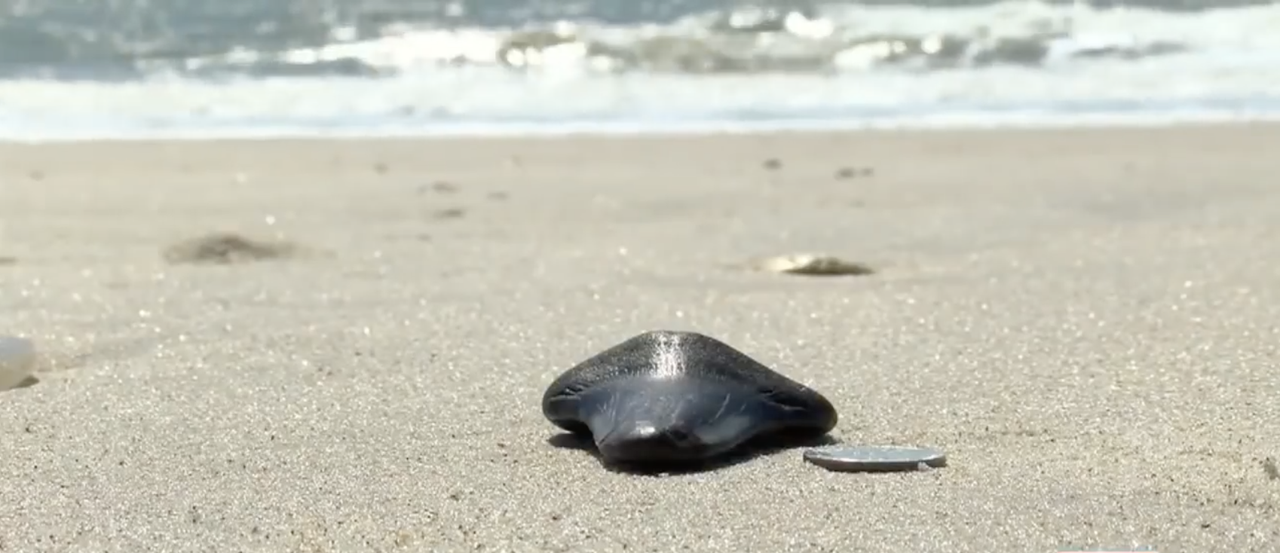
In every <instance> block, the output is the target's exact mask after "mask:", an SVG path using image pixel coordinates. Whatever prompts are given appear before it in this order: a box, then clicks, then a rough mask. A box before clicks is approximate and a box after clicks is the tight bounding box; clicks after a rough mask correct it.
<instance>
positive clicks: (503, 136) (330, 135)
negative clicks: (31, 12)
mask: <svg viewBox="0 0 1280 553" xmlns="http://www.w3.org/2000/svg"><path fill="white" fill-rule="evenodd" d="M1091 117H1092V116H1091V115H1089V114H1083V115H1079V116H1075V115H1070V114H1064V115H1060V116H1054V118H1053V119H1051V120H1042V121H1035V122H1030V121H1024V122H1014V121H1003V122H998V123H989V124H980V123H976V122H973V121H966V122H960V123H937V122H934V123H930V122H886V123H874V122H873V123H850V122H835V123H813V122H807V123H806V122H801V123H794V122H792V123H788V122H750V121H747V122H735V121H726V122H722V123H714V122H713V123H708V122H698V123H693V124H690V125H688V126H687V127H681V126H679V125H672V124H667V125H656V126H653V127H645V126H639V127H637V126H635V125H618V124H614V123H586V124H579V123H574V122H565V123H563V124H557V123H532V124H519V123H517V124H493V125H491V124H487V123H479V124H471V123H467V124H461V125H457V124H447V125H445V126H447V127H452V128H453V130H439V131H434V132H428V131H424V130H423V127H431V126H432V125H433V123H431V122H424V123H423V124H422V125H421V126H418V127H414V128H412V129H410V128H407V127H406V128H391V129H386V130H381V131H375V130H368V129H362V128H354V129H348V130H335V129H332V128H328V129H321V128H316V129H310V128H295V127H286V128H284V129H276V130H272V128H270V127H268V128H262V129H256V130H254V129H245V130H242V131H226V132H222V133H220V132H218V131H196V130H184V131H175V132H172V133H168V132H155V133H146V132H144V133H142V134H138V135H130V134H102V135H94V134H92V133H89V135H88V136H79V135H73V134H69V135H63V136H54V137H49V136H46V137H36V138H20V137H12V136H10V137H4V135H3V133H0V144H6V145H33V146H39V145H57V144H84V143H129V144H140V143H141V144H145V143H156V142H192V143H210V142H263V141H305V142H313V141H314V142H347V141H368V140H372V141H456V140H465V141H489V140H499V141H510V140H577V139H587V140H590V139H623V140H643V139H659V140H660V139H668V138H681V137H709V136H723V137H733V136H761V135H803V134H826V135H838V134H851V133H878V134H902V133H919V134H947V133H972V132H977V133H1001V132H1017V133H1038V132H1074V131H1079V132H1091V131H1092V132H1096V131H1108V130H1109V131H1141V130H1156V129H1182V128H1190V129H1213V128H1220V127H1238V126H1269V125H1280V113H1275V114H1270V113H1268V114H1264V115H1257V116H1251V117H1234V116H1233V117H1218V116H1209V117H1203V118H1200V117H1191V118H1179V117H1177V116H1173V117H1170V116H1169V115H1166V114H1152V115H1150V116H1146V115H1141V116H1138V117H1135V118H1123V117H1121V118H1115V117H1110V116H1106V117H1101V118H1098V119H1094V120H1090V118H1091Z"/></svg>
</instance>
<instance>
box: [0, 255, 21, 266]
mask: <svg viewBox="0 0 1280 553" xmlns="http://www.w3.org/2000/svg"><path fill="white" fill-rule="evenodd" d="M17 263H18V258H16V257H10V256H7V255H0V265H14V264H17Z"/></svg>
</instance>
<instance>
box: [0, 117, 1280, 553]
mask: <svg viewBox="0 0 1280 553" xmlns="http://www.w3.org/2000/svg"><path fill="white" fill-rule="evenodd" d="M1277 144H1280V127H1274V126H1234V127H1194V128H1190V127H1189V128H1183V129H1174V130H1166V129H1160V130H1155V129H1153V130H1108V131H1103V130H1089V131H1055V132H1048V131H1041V132H1012V131H1001V132H937V133H855V134H794V135H781V134H780V135H771V136H743V137H684V138H653V139H602V138H582V139H572V140H542V141H537V140H457V141H409V140H404V141H345V142H339V141H334V142H305V141H278V142H277V141H265V142H222V143H195V142H191V143H136V144H88V143H86V144H73V145H48V146H18V145H6V146H2V147H0V187H2V189H0V221H3V229H2V231H3V234H2V235H0V256H3V257H8V258H11V259H10V262H9V263H6V264H3V265H0V284H2V288H0V291H2V293H3V296H2V297H0V301H2V306H0V308H2V311H0V333H2V332H9V333H19V334H23V335H26V336H30V337H32V338H33V339H35V340H37V341H38V343H39V344H40V346H41V347H42V348H43V350H44V352H45V353H46V355H47V357H46V358H45V359H44V360H43V362H42V368H41V372H40V373H39V375H38V376H39V380H40V382H39V383H37V384H34V385H32V386H29V387H25V388H20V389H16V390H12V391H8V392H4V393H2V394H0V460H2V464H0V481H2V482H3V486H0V550H2V551H19V552H38V551H118V552H128V553H143V552H149V551H217V552H232V551H255V552H256V551H280V552H292V551H332V552H360V551H402V550H403V551H471V550H485V551H621V550H627V551H676V550H683V551H739V552H741V551H760V552H780V551H834V552H841V553H849V552H857V551H946V552H954V551H1007V552H1024V551H1025V552H1036V551H1057V550H1059V549H1071V548H1075V549H1090V548H1092V549H1097V548H1111V549H1124V548H1133V547H1135V546H1139V547H1140V546H1148V547H1154V548H1158V549H1159V550H1160V551H1164V552H1192V551H1194V552H1215V551H1223V552H1226V551H1231V552H1239V551H1274V550H1275V548H1276V547H1277V544H1280V479H1277V476H1278V475H1276V474H1275V473H1274V471H1272V472H1271V473H1270V474H1269V473H1268V470H1267V468H1266V466H1267V462H1266V459H1267V458H1268V457H1276V456H1280V366H1278V357H1277V347H1278V345H1280V330H1278V327H1280V155H1277V151H1278V150H1277V146H1276V145H1277ZM770 160H773V161H770ZM213 232H229V233H237V234H239V235H240V236H243V237H246V238H251V239H259V240H273V241H279V242H281V243H285V244H286V245H289V244H291V246H288V247H282V246H280V245H279V244H276V245H272V244H267V245H262V246H261V247H259V248H258V249H256V250H253V251H248V252H245V253H243V254H242V255H235V252H236V251H241V250H243V249H244V248H241V249H240V250H237V249H236V245H235V244H233V243H230V242H224V243H222V244H221V248H222V249H221V250H219V249H218V247H210V246H209V245H207V244H206V245H205V246H204V248H203V249H201V248H200V247H195V246H193V245H191V244H190V243H187V244H185V245H183V246H174V245H175V244H177V243H179V242H182V241H184V240H188V239H192V238H197V237H200V236H202V235H205V234H207V233H213ZM171 246H172V247H173V248H171ZM214 246H217V245H216V244H215V245H214ZM796 251H820V252H829V253H832V254H837V255H841V256H844V257H846V258H849V259H851V260H855V261H858V262H862V263H866V264H869V265H871V266H872V267H874V268H875V269H876V270H877V271H878V272H877V273H876V274H874V275H869V276H859V277H849V278H814V277H801V276H782V275H769V274H760V273H753V272H749V271H744V270H742V269H740V268H739V265H740V264H741V263H744V262H747V261H749V260H750V259H753V258H756V257H758V256H764V255H773V254H783V253H789V252H796ZM193 252H194V253H193ZM218 256H222V259H224V260H228V261H230V262H229V263H224V264H199V263H197V264H190V263H183V262H184V261H190V260H192V259H193V258H211V257H212V258H217V257H218ZM656 328H669V329H692V330H698V331H701V332H704V333H707V334H710V335H713V336H716V337H718V338H721V339H723V340H725V341H727V342H729V343H730V344H732V345H735V346H737V347H739V348H740V349H742V350H744V351H746V352H747V353H749V354H751V355H753V356H755V357H756V358H758V359H760V360H761V361H764V362H765V363H767V364H770V365H772V366H774V367H775V368H777V369H779V370H781V371H782V372H784V373H786V374H788V375H789V376H791V377H793V378H796V379H797V380H800V381H803V382H806V383H808V384H810V385H812V386H814V387H815V388H817V389H819V390H820V391H822V392H823V393H825V394H826V395H827V396H828V397H829V398H831V400H832V401H833V402H834V403H835V404H836V405H837V407H838V408H839V410H840V414H841V422H840V425H839V426H838V427H837V429H836V430H835V432H834V434H835V436H836V437H838V438H840V439H842V440H844V441H847V442H854V443H899V444H922V445H934V446H939V447H942V448H945V449H946V450H947V451H948V453H949V454H950V461H951V466H950V467H948V468H945V469H940V470H934V471H930V472H921V473H913V474H892V475H858V474H841V473H831V472H826V471H824V470H822V469H819V468H817V467H815V466H812V465H809V464H806V463H804V462H803V461H802V459H801V452H800V451H799V450H788V451H783V452H780V453H776V454H773V455H769V456H764V457H758V458H755V459H753V460H750V461H747V462H744V463H740V464H736V465H733V466H729V467H726V468H723V469H720V470H717V471H712V472H703V473H696V474H690V475H678V476H668V477H643V476H635V475H629V474H625V473H616V472H610V471H608V470H604V469H603V468H602V467H601V465H600V464H599V462H598V461H596V460H595V458H593V457H592V456H591V455H589V454H588V453H586V452H583V451H579V450H572V449H563V448H556V447H553V446H552V445H549V444H548V439H549V438H551V437H552V436H554V435H555V434H556V432H555V430H554V429H553V428H552V426H551V425H550V424H549V423H547V422H546V421H545V420H544V419H543V418H542V415H541V413H540V411H539V400H540V397H541V394H542V392H543V388H544V387H545V386H546V385H547V384H548V383H549V382H550V381H551V379H552V378H554V377H555V376H556V375H557V374H558V373H559V372H560V371H562V370H564V369H566V368H568V367H569V366H571V365H572V364H574V363H575V362H577V361H578V360H580V359H582V358H584V357H586V356H588V355H590V354H592V353H594V352H596V351H597V350H600V349H602V348H604V347H606V346H608V345H611V344H613V343H615V342H618V341H621V340H623V339H625V338H627V337H630V336H632V335H634V334H637V333H639V332H642V331H645V330H649V329H656Z"/></svg>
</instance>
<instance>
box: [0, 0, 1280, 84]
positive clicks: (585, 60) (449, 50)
mask: <svg viewBox="0 0 1280 553" xmlns="http://www.w3.org/2000/svg"><path fill="white" fill-rule="evenodd" d="M705 3H706V2H703V4H697V5H704V4H705ZM80 4H81V3H77V4H76V5H80ZM262 4H263V5H267V6H272V5H275V6H277V9H275V10H265V11H264V9H262V8H257V9H253V10H250V9H248V8H247V6H248V4H246V5H245V6H246V8H245V9H243V10H240V11H236V10H234V9H230V7H228V6H222V8H223V9H222V11H219V12H217V14H218V15H217V17H213V15H211V14H208V13H201V14H197V15H194V16H193V15H191V14H188V16H189V18H190V19H191V20H192V21H188V22H186V23H185V24H182V25H179V24H177V23H175V22H174V21H168V20H163V18H158V16H156V17H157V18H156V19H154V20H146V19H145V18H143V16H142V15H141V14H135V15H136V17H137V18H143V19H140V20H139V21H135V22H134V23H133V24H132V25H126V26H122V27H119V28H114V29H104V28H100V27H94V26H90V25H87V24H81V25H79V26H77V25H76V24H74V23H75V22H76V21H81V22H82V23H83V21H84V20H88V19H90V18H88V16H87V15H86V14H81V16H80V17H79V18H78V19H77V18H72V17H70V16H64V17H61V18H57V17H52V16H51V15H50V13H48V12H40V16H39V17H37V16H36V15H30V14H25V15H21V16H17V17H11V18H9V19H6V20H0V76H7V77H9V78H33V77H38V78H54V79H59V78H61V79H67V78H98V79H103V78H116V79H122V78H123V79H127V78H138V77H143V76H150V75H159V74H171V75H175V74H176V75H184V76H188V77H194V78H227V77H271V76H308V75H310V76H335V75H338V76H357V77H379V76H388V75H397V74H403V73H405V72H413V71H433V70H439V69H440V68H458V67H466V66H484V67H501V68H505V69H509V70H513V71H519V72H529V71H543V72H548V71H549V72H560V73H563V72H580V73H584V72H585V73H595V74H617V73H630V72H655V73H676V74H693V75H697V74H726V73H730V74H751V73H812V74H823V73H847V72H857V71H869V70H878V69H890V70H909V71H929V70H956V69H967V68H984V67H991V66H1000V65H1009V66H1018V67H1027V68H1036V67H1052V66H1055V65H1057V64H1062V63H1071V62H1081V63H1087V62H1096V61H1099V60H1122V61H1133V60H1142V59H1145V58H1149V57H1153V56H1164V55H1170V54H1177V53H1184V52H1188V51H1200V50H1214V51H1227V50H1234V51H1237V53H1238V54H1239V55H1258V54H1259V53H1262V52H1275V51H1280V35H1275V34H1274V33H1273V32H1271V28H1272V27H1273V23H1271V22H1272V21H1275V20H1277V18H1280V6H1277V5H1265V6H1253V7H1242V8H1235V9H1227V8H1219V9H1216V10H1213V11H1209V12H1204V13H1186V12H1179V11H1169V10H1167V9H1162V10H1156V9H1147V8H1133V7H1120V8H1117V7H1092V6H1090V5H1087V4H1070V5H1064V4H1060V3H1046V2H1022V1H1018V2H1001V3H994V4H985V5H977V6H971V5H963V6H946V7H928V6H920V5H906V6H902V5H886V6H879V5H871V4H844V3H835V4H822V5H802V6H798V7H797V6H792V5H752V6H734V7H732V8H714V9H705V10H702V11H691V12H689V13H686V14H684V15H682V16H680V17H677V18H674V19H671V20H669V21H665V22H661V23H655V22H653V20H645V21H644V22H640V23H625V24H617V23H607V22H601V21H599V20H595V19H591V18H590V17H586V16H582V15H579V16H576V17H573V16H572V12H574V10H573V9H570V8H572V4H573V3H568V4H562V5H561V4H558V5H560V8H561V11H565V12H566V13H561V14H559V15H561V16H562V17H561V18H559V19H553V20H547V21H544V22H541V23H540V21H542V19H540V18H538V17H535V15H536V14H537V13H538V12H537V10H535V9H533V8H528V9H526V10H525V11H526V12H528V13H526V16H527V17H526V18H525V23H523V24H521V25H514V26H505V27H504V26H482V25H477V24H475V22H474V21H473V20H474V19H475V17H471V18H470V19H468V18H467V17H464V16H461V15H457V14H454V16H453V17H450V16H449V9H450V8H449V6H451V5H454V4H457V5H456V6H455V7H454V9H455V10H456V11H459V12H461V13H462V14H464V15H465V14H467V12H466V8H465V6H464V7H458V6H462V4H458V3H456V2H455V3H454V4H448V3H445V4H428V5H427V6H428V7H431V6H434V8H433V9H426V8H423V9H422V10H420V12H415V13H407V12H406V11H405V10H404V9H400V10H398V11H397V10H388V11H386V12H382V13H381V15H380V16H379V12H376V11H370V10H369V9H368V8H366V9H365V11H362V12H359V14H358V15H359V16H358V17H357V16H356V15H353V14H352V13H350V10H347V11H345V12H344V11H343V10H339V9H336V8H334V9H329V10H318V11H307V10H302V9H300V8H299V7H298V6H299V5H298V4H297V3H296V2H295V3H288V4H277V3H273V2H263V3H262ZM597 4H599V3H598V2H596V3H588V4H583V5H580V6H579V9H578V10H577V12H580V13H587V12H590V11H591V9H590V8H591V7H592V6H597ZM533 5H535V4H531V6H533ZM600 5H605V4H600ZM608 5H612V4H608ZM646 5H659V6H666V7H671V6H674V5H679V6H684V4H680V3H676V4H672V3H671V2H666V3H660V4H653V3H650V4H646ZM597 7H598V6H597ZM685 7H687V6H685ZM1166 7H1167V6H1166ZM597 11H598V10H597ZM686 11H688V10H686ZM89 15H91V14H89ZM489 19H493V18H492V17H490V18H489ZM650 19H653V18H650ZM148 21H149V22H148ZM184 21H185V20H184ZM200 21H203V22H204V24H203V26H202V25H198V24H197V23H196V22H200Z"/></svg>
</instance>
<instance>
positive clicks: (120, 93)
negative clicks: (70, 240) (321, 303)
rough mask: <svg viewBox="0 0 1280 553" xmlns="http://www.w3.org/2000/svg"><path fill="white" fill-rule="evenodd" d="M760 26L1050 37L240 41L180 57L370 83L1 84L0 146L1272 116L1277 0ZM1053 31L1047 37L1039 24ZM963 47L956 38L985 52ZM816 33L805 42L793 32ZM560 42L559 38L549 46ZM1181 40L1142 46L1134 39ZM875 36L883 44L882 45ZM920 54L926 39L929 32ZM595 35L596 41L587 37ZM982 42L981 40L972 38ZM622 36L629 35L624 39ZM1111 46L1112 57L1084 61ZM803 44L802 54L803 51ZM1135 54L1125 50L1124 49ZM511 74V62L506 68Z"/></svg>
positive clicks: (1278, 60) (831, 13)
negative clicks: (744, 64) (810, 61)
mask: <svg viewBox="0 0 1280 553" xmlns="http://www.w3.org/2000/svg"><path fill="white" fill-rule="evenodd" d="M818 15H819V16H820V17H813V18H799V19H796V18H794V17H793V18H792V20H789V21H788V23H787V24H788V25H789V26H790V27H792V28H794V29H797V30H799V31H800V32H802V34H804V33H807V35H806V36H804V37H800V38H797V37H796V36H795V35H794V34H792V33H755V34H752V35H751V36H750V37H749V38H744V39H743V41H742V42H741V43H735V48H738V50H736V52H738V53H741V52H743V51H749V50H751V49H753V48H754V49H757V50H761V51H767V52H768V53H769V55H772V56H775V57H777V56H782V57H784V58H785V56H786V55H787V52H789V51H790V50H788V48H791V46H789V45H788V44H787V43H786V41H788V40H792V41H797V40H798V41H801V42H802V43H803V44H804V45H805V47H806V48H810V50H807V51H808V52H811V51H812V48H813V44H814V42H813V41H814V40H818V41H823V40H825V41H827V42H825V43H823V44H844V43H841V42H840V37H838V36H833V35H838V34H841V33H843V34H845V35H850V36H853V35H858V34H866V33H870V32H875V33H884V34H902V35H906V36H915V37H929V36H932V35H938V36H941V35H945V34H959V35H964V36H968V37H975V36H978V37H986V38H984V39H982V40H998V39H999V38H1000V37H1002V36H1023V35H1025V34H1026V33H1029V32H1040V33H1042V34H1044V33H1048V32H1049V31H1051V30H1054V29H1058V30H1062V33H1060V34H1059V35H1056V36H1057V38H1050V39H1046V40H1045V41H1043V42H1042V44H1043V45H1044V46H1045V47H1046V48H1047V53H1046V54H1045V55H1044V56H1042V57H1041V58H1038V59H1037V61H1036V63H1034V64H1030V65H1027V66H1020V65H1017V64H996V65H986V66H984V65H983V64H982V63H979V62H978V61H975V60H969V62H967V63H964V64H960V65H958V66H953V67H948V68H945V69H937V68H934V69H925V68H922V67H920V66H916V65H911V64H909V63H908V64H903V63H897V64H896V65H892V66H889V67H886V66H885V63H884V58H883V56H877V55H872V54H875V53H876V52H875V49H876V48H880V49H884V48H889V47H892V43H890V42H882V43H874V42H872V43H865V44H863V45H861V46H858V47H848V48H845V49H843V50H839V51H833V52H830V57H831V59H832V60H835V63H834V67H835V69H836V70H835V71H834V72H833V71H813V70H810V71H790V72H787V71H772V72H769V71H762V72H742V71H739V72H712V73H704V74H697V73H688V72H685V73H680V72H645V71H627V72H621V73H619V72H616V71H614V69H616V67H615V65H616V60H610V59H609V56H604V55H600V53H599V52H600V47H599V45H601V44H604V45H610V44H612V45H630V46H629V47H631V48H635V47H636V44H637V41H643V40H650V39H652V37H654V36H659V35H672V34H674V33H677V32H683V33H685V35H684V36H693V34H696V33H697V32H699V31H698V29H706V28H708V25H709V22H708V21H705V20H698V19H697V18H690V19H686V20H683V21H679V22H676V23H675V24H673V25H671V26H667V27H661V28H660V27H652V26H650V27H632V28H623V27H609V26H583V25H579V26H577V27H575V28H573V29H559V33H560V34H561V35H563V36H570V35H572V36H575V37H577V40H563V41H561V43H559V44H557V45H555V46H550V47H544V48H526V49H521V48H512V47H511V42H512V37H513V36H520V35H519V33H520V32H527V31H521V30H517V29H505V30H504V29H484V30H482V29H454V30H443V29H398V30H389V31H388V34H387V36H384V37H382V38H379V39H376V40H369V41H364V42H352V43H341V44H333V45H329V46H326V47H323V48H318V49H302V50H295V51H289V52H285V53H283V54H280V53H277V54H273V55H272V56H266V54H263V53H256V52H247V51H240V52H234V53H232V54H230V55H228V56H221V57H218V58H203V59H196V60H189V61H188V63H187V65H188V68H190V69H197V70H198V69H200V68H202V67H214V66H219V65H221V66H223V67H228V66H236V65H244V66H251V65H253V64H259V63H263V62H264V60H266V58H267V57H271V61H272V62H273V63H289V64H305V63H322V62H328V63H332V62H337V61H343V60H347V61H356V62H359V63H360V64H363V65H365V66H369V67H372V68H376V69H378V70H382V71H386V72H387V73H388V76H382V77H373V78H370V77H334V76H328V77H325V76H312V77H265V78H264V77H255V78H250V77H235V78H227V79H220V80H208V79H206V80H197V79H193V78H190V77H177V76H173V75H169V76H165V75H157V76H154V77H152V78H149V79H146V80H142V81H132V82H115V83H103V82H90V81H82V82H56V81H45V80H21V81H3V82H0V138H4V139H11V140H60V139H88V138H146V137H175V138H178V137H216V136H290V135H303V136H377V135H388V134H394V135H439V134H547V133H571V132H654V131H686V130H687V131H699V130H756V129H776V128H868V127H889V126H908V127H936V126H1006V125H1062V124H1108V123H1120V122H1124V123H1141V122H1150V123H1159V122H1177V121H1211V120H1222V119H1272V118H1280V32H1277V30H1280V5H1272V6H1257V7H1245V8H1234V9H1218V10H1212V11H1209V12H1198V13H1175V12H1156V11H1148V10H1138V9H1112V10H1100V9H1092V8H1085V7H1069V6H1068V7H1053V6H1048V5H1044V4H1039V3H1034V2H1030V3H1028V2H1016V3H1014V2H1008V3H1004V4H998V5H994V6H986V7H962V8H927V9H926V8H921V7H854V8H850V7H843V8H831V9H827V10H822V11H820V12H819V13H818ZM1045 36H1048V35H1045ZM982 40H973V41H972V43H971V44H969V45H968V46H967V47H968V48H970V49H974V48H978V47H979V46H981V43H982ZM804 41H808V42H804ZM553 42H554V41H553ZM1160 43H1168V44H1177V45H1181V46H1182V47H1183V48H1184V49H1183V50H1182V51H1178V52H1172V53H1163V54H1159V55H1151V56H1144V55H1141V54H1140V52H1139V47H1140V46H1142V45H1151V44H1160ZM886 44H887V45H888V46H886ZM922 44H923V45H922V48H924V49H926V50H927V49H928V48H930V46H929V44H928V43H927V41H925V43H922ZM589 45H595V46H589ZM975 45H977V46H975ZM618 47H619V48H621V47H622V46H618ZM1108 49H1109V50H1110V51H1111V52H1112V53H1114V52H1116V51H1119V52H1121V54H1120V55H1113V56H1110V57H1106V56H1103V57H1101V58H1099V57H1096V56H1095V57H1089V56H1086V55H1083V54H1087V53H1090V52H1093V53H1097V52H1103V53H1105V52H1106V51H1108ZM797 51H800V50H797ZM1125 52H1131V53H1132V55H1125V54H1124V53H1125ZM512 65H516V66H522V67H520V68H517V69H513V68H512V67H511V66H512Z"/></svg>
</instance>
